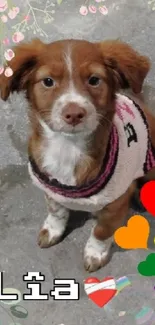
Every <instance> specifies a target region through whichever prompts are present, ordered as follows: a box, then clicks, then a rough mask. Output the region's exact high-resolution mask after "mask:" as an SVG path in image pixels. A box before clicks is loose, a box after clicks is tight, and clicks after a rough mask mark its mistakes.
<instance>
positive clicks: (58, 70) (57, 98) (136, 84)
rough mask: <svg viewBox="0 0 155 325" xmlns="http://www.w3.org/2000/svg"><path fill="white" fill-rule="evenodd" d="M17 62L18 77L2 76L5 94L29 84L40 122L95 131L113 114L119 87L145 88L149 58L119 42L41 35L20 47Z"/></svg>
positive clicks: (54, 127) (71, 129)
mask: <svg viewBox="0 0 155 325" xmlns="http://www.w3.org/2000/svg"><path fill="white" fill-rule="evenodd" d="M11 67H12V69H13V71H14V74H13V76H12V77H10V78H7V77H5V76H3V77H2V78H1V80H0V87H1V96H2V98H3V99H4V100H6V99H7V97H8V95H9V93H10V92H13V91H14V90H17V91H19V90H22V89H25V90H26V91H27V97H28V99H29V101H30V102H31V109H32V111H33V115H34V116H35V118H36V119H38V121H39V123H40V124H42V125H44V126H47V127H48V128H50V129H52V130H53V131H56V132H63V133H66V134H70V135H72V134H75V133H84V134H89V133H92V132H93V131H94V130H95V129H96V128H97V126H98V124H99V123H102V120H103V119H104V118H105V119H107V118H108V116H109V115H108V114H109V113H110V111H111V110H112V103H113V102H114V99H115V93H116V91H117V90H118V89H119V88H128V87H131V88H132V89H133V91H134V92H139V91H140V90H141V87H142V83H143V80H144V78H145V76H146V74H147V72H148V70H149V62H148V60H147V58H146V57H143V56H140V55H139V54H137V53H136V52H135V51H134V50H133V49H132V48H131V47H129V46H128V45H127V44H124V43H120V42H117V41H109V42H103V43H90V42H86V41H79V40H66V41H59V42H55V43H51V44H46V45H45V44H43V43H42V42H40V41H38V40H35V41H33V42H32V43H30V44H23V45H20V46H19V47H17V48H16V49H15V58H14V59H13V60H12V61H11Z"/></svg>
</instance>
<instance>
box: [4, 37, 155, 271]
mask: <svg viewBox="0 0 155 325" xmlns="http://www.w3.org/2000/svg"><path fill="white" fill-rule="evenodd" d="M14 51H15V57H14V58H13V59H12V60H11V61H10V62H9V65H10V67H11V68H12V69H13V72H14V73H13V75H12V76H11V77H9V78H8V77H5V75H2V76H1V77H0V88H1V97H2V99H3V100H7V98H8V96H9V94H10V93H12V92H14V91H17V92H18V91H21V90H25V91H26V96H27V99H28V101H29V117H30V122H31V131H32V132H31V135H30V139H29V155H30V156H31V158H33V160H34V161H35V164H36V166H37V168H38V170H39V172H40V173H42V175H43V176H46V177H47V178H48V180H51V179H55V180H56V181H58V182H59V183H60V184H64V185H65V186H68V187H70V186H71V187H74V188H76V187H77V188H80V187H81V186H85V184H89V183H90V182H93V180H94V179H96V177H97V176H98V174H99V173H100V170H101V167H102V163H103V160H104V158H105V156H106V154H107V150H108V149H107V146H108V142H109V137H110V132H111V128H112V125H113V119H114V116H115V113H116V109H115V99H116V93H117V92H118V90H119V89H125V88H131V89H132V90H133V92H134V93H140V92H141V89H142V84H143V81H144V79H145V77H146V75H147V73H148V71H149V68H150V64H149V60H148V59H147V58H146V57H144V56H142V55H140V54H138V53H137V52H135V51H134V50H133V49H132V48H131V47H130V46H129V45H127V44H124V43H122V42H120V41H105V42H101V43H90V42H87V41H81V40H65V41H57V42H54V43H51V44H43V43H42V42H41V41H40V40H33V41H32V42H30V43H27V44H21V45H19V46H17V47H16V48H15V49H14ZM144 110H145V108H144ZM146 117H147V120H148V124H149V128H150V135H151V139H152V143H153V145H154V146H155V119H154V118H153V117H152V115H151V114H150V113H148V112H147V111H146ZM110 150H112V148H110ZM29 171H30V174H31V176H32V179H34V178H35V177H34V175H33V173H32V169H31V166H29ZM139 176H142V175H139ZM34 180H35V182H36V183H37V181H36V179H34ZM38 186H39V184H38ZM118 187H119V184H118ZM134 189H135V180H133V179H129V184H128V185H127V188H126V190H125V191H124V192H123V193H121V195H119V196H118V197H117V196H115V199H114V200H113V201H112V202H110V201H109V202H110V203H107V204H104V206H103V208H101V207H100V208H99V206H98V205H97V204H96V205H95V203H94V202H93V207H91V204H90V205H89V204H86V206H85V202H86V200H87V198H86V199H84V200H85V201H83V202H84V204H82V205H81V204H78V200H76V199H73V200H72V199H70V201H69V199H68V201H67V203H66V201H65V199H66V198H64V199H62V201H61V199H60V196H59V194H57V193H54V195H50V191H47V192H46V199H47V202H48V208H49V214H48V217H47V219H46V220H45V222H44V224H43V226H42V228H41V231H40V233H39V238H38V243H39V246H40V247H41V248H43V247H49V246H51V245H54V244H56V243H57V242H58V241H59V240H60V238H61V237H62V235H63V233H64V231H65V228H66V224H67V221H68V217H69V210H70V209H75V210H82V209H83V210H86V211H90V212H92V213H93V215H95V216H96V217H97V222H96V224H95V225H94V227H93V229H92V232H91V235H90V238H89V240H88V242H87V244H86V247H85V251H84V264H85V268H86V269H87V270H89V271H95V270H97V269H98V268H100V267H101V266H103V265H104V264H105V263H106V262H107V260H108V257H109V250H110V247H111V244H112V240H113V234H114V232H115V230H116V229H117V228H118V227H119V226H120V225H121V223H122V222H123V220H124V218H125V216H126V214H127V212H128V208H129V203H130V199H131V196H132V194H133V192H134ZM72 201H73V202H74V203H75V204H72ZM86 203H87V202H86Z"/></svg>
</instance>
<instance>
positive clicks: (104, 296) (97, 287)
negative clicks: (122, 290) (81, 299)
mask: <svg viewBox="0 0 155 325" xmlns="http://www.w3.org/2000/svg"><path fill="white" fill-rule="evenodd" d="M84 289H85V292H86V294H87V295H88V297H89V298H90V299H91V300H92V301H93V302H94V303H95V304H96V305H98V306H99V307H103V306H104V305H106V304H107V303H108V302H109V301H110V300H111V299H112V298H113V296H114V295H115V294H116V292H117V289H116V283H115V280H114V278H113V277H107V278H105V279H103V280H101V281H100V280H99V279H97V278H88V279H86V280H85V281H84Z"/></svg>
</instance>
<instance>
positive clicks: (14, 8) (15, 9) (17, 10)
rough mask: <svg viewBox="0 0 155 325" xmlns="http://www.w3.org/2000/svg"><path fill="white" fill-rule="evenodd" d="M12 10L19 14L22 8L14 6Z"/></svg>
mask: <svg viewBox="0 0 155 325" xmlns="http://www.w3.org/2000/svg"><path fill="white" fill-rule="evenodd" d="M12 10H13V11H14V12H15V13H16V15H17V14H19V11H20V8H19V7H13V8H12Z"/></svg>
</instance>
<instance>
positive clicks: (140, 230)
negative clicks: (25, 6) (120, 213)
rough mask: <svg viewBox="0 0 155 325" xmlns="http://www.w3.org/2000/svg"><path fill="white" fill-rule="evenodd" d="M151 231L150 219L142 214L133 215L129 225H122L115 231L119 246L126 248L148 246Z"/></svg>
mask: <svg viewBox="0 0 155 325" xmlns="http://www.w3.org/2000/svg"><path fill="white" fill-rule="evenodd" d="M149 233H150V226H149V223H148V221H147V220H146V219H145V218H144V217H142V216H141V215H134V216H132V217H131V218H130V219H129V221H128V224H127V227H121V228H119V229H117V230H116V231H115V233H114V239H115V242H116V244H117V245H118V246H120V247H121V248H124V249H137V248H146V249H147V242H148V238H149Z"/></svg>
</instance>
